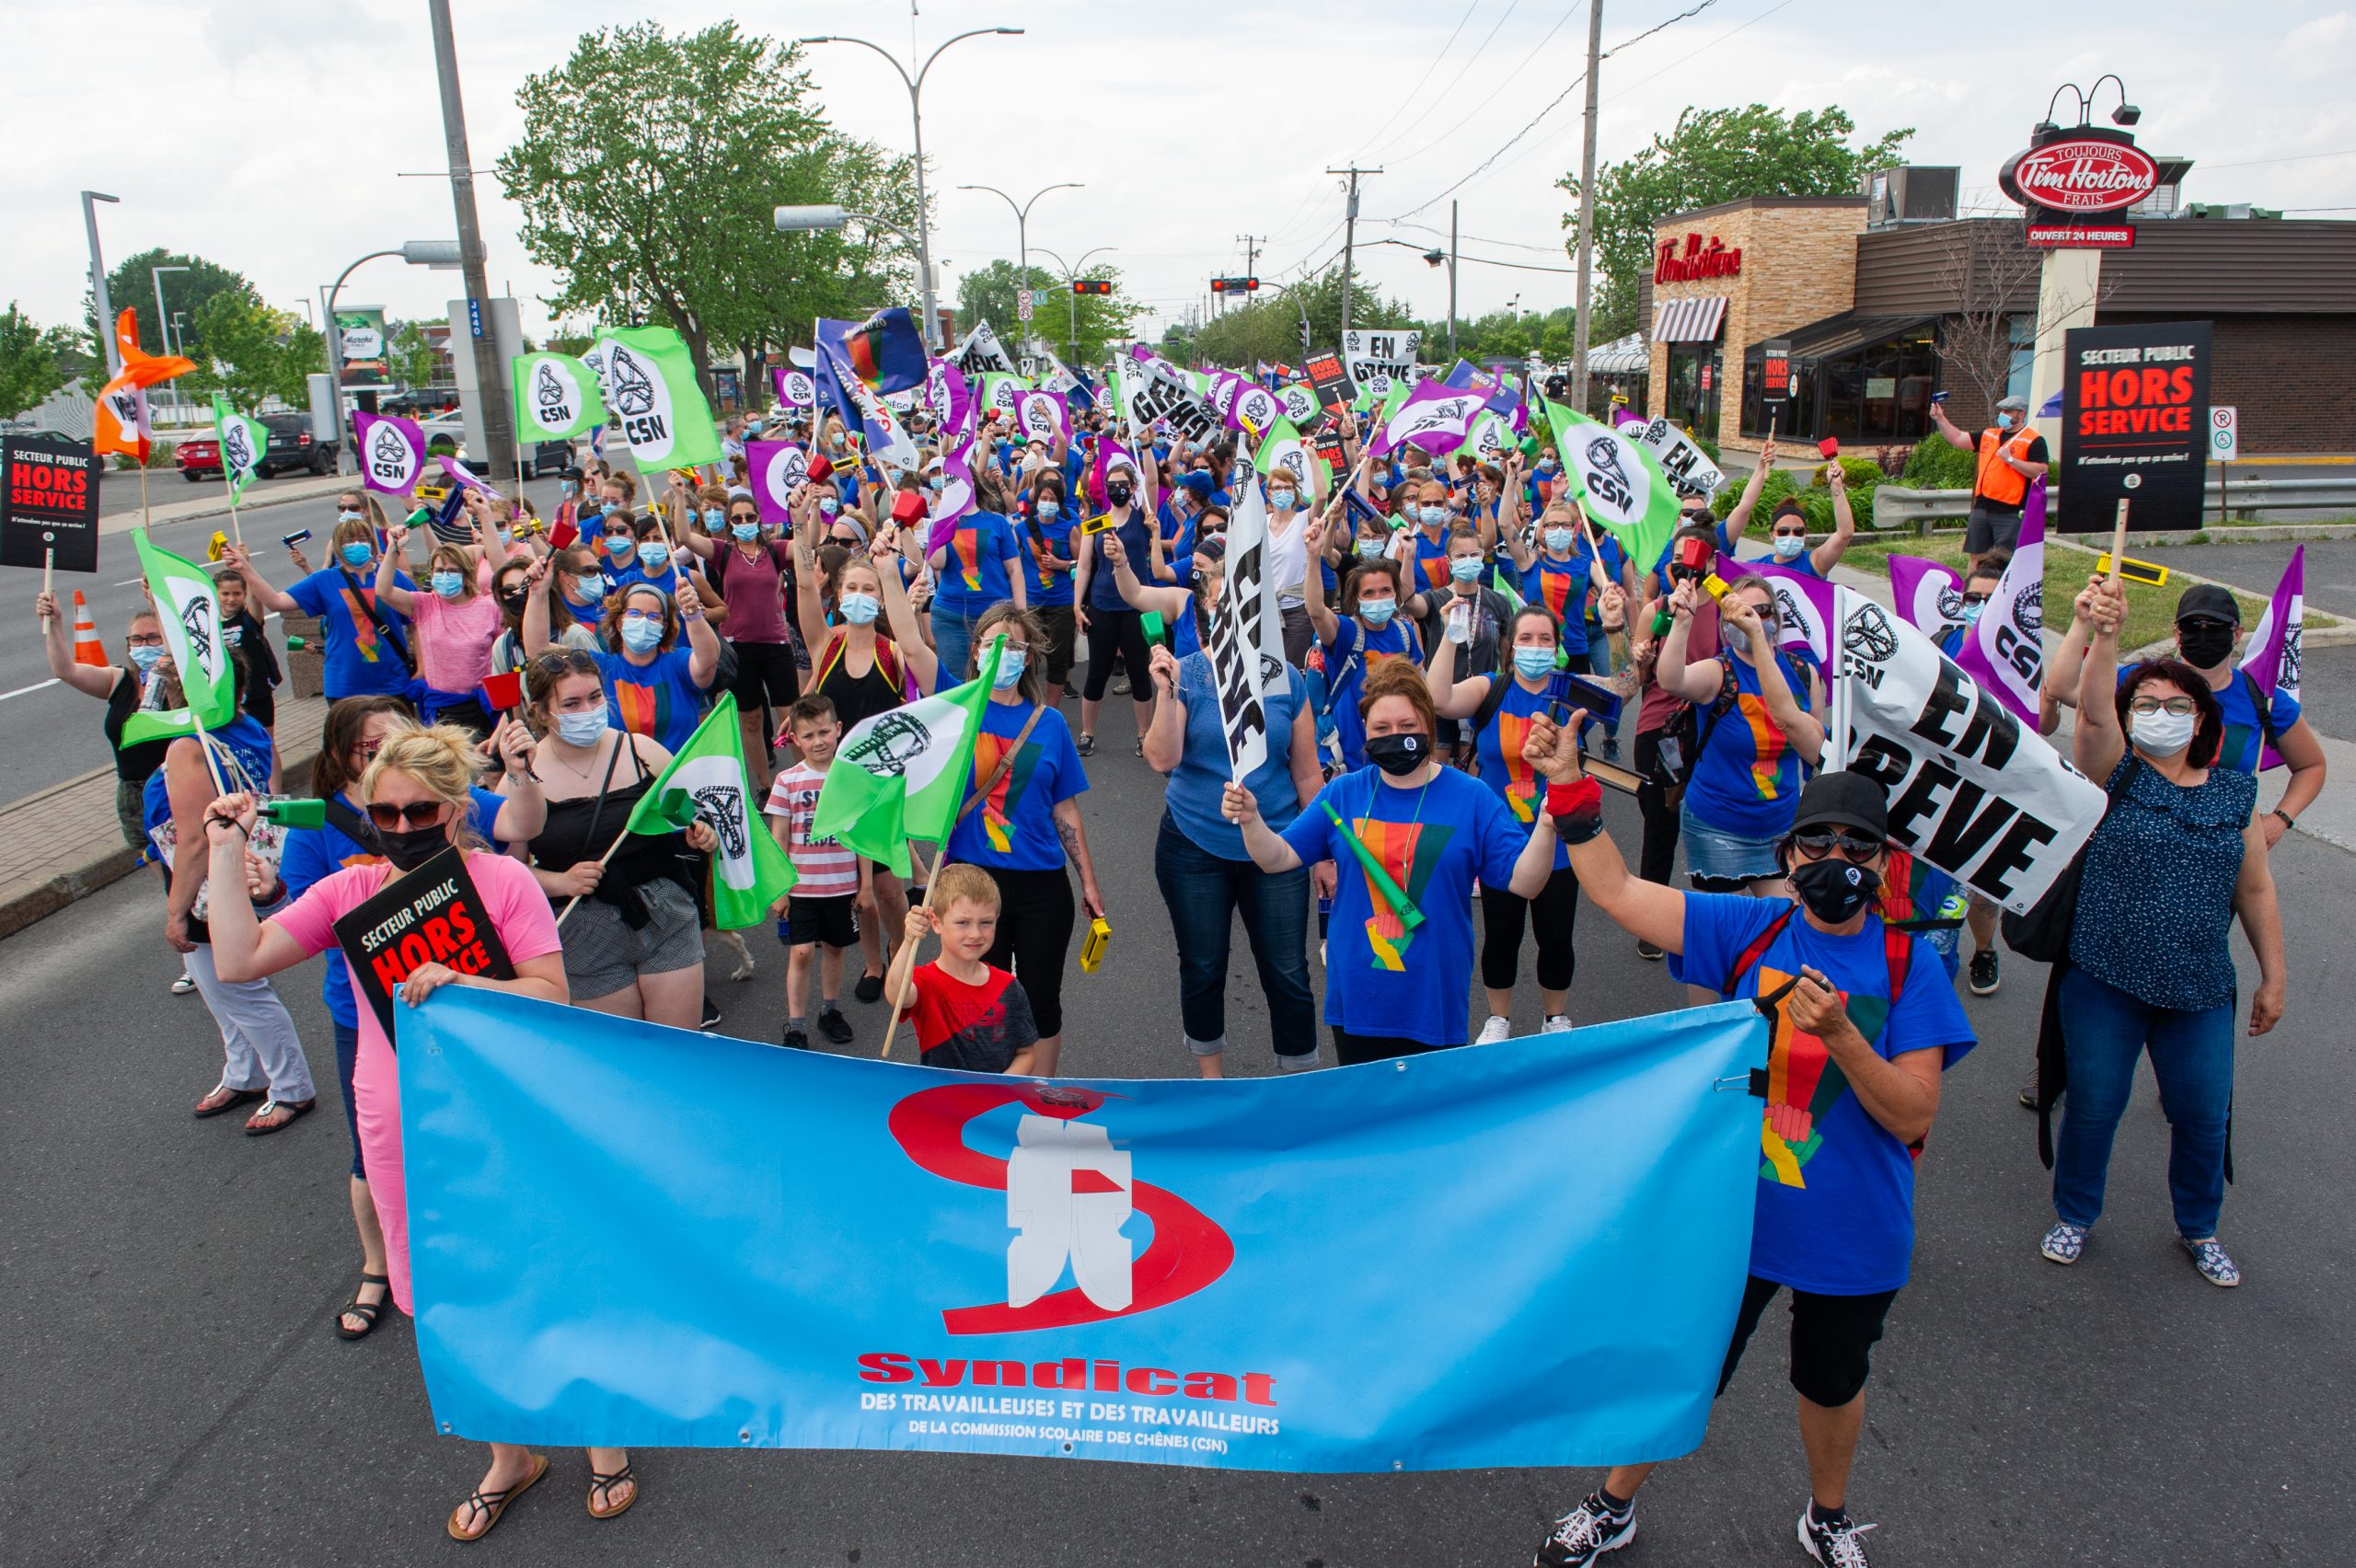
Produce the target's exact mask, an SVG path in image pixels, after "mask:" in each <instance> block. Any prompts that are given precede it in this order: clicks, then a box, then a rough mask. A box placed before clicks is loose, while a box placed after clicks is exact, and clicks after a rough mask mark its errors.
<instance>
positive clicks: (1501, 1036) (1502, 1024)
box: [1472, 1013, 1513, 1045]
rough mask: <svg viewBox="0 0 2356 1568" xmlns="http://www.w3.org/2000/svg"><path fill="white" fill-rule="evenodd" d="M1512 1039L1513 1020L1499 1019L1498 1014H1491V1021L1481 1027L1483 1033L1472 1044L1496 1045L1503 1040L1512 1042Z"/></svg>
mask: <svg viewBox="0 0 2356 1568" xmlns="http://www.w3.org/2000/svg"><path fill="white" fill-rule="evenodd" d="M1512 1038H1513V1020H1511V1019H1509V1018H1499V1017H1498V1016H1497V1015H1496V1014H1495V1013H1491V1014H1490V1015H1489V1021H1488V1022H1486V1023H1484V1024H1483V1025H1482V1026H1481V1032H1480V1034H1479V1036H1478V1037H1476V1038H1475V1039H1474V1040H1473V1042H1472V1043H1473V1044H1475V1045H1495V1044H1496V1043H1498V1042H1499V1041H1501V1040H1510V1039H1512Z"/></svg>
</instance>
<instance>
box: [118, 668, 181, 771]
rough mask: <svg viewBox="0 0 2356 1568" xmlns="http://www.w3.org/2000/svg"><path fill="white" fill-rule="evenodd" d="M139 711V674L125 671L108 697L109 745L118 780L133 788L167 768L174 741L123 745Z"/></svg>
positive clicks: (167, 737)
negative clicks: (126, 729) (127, 728)
mask: <svg viewBox="0 0 2356 1568" xmlns="http://www.w3.org/2000/svg"><path fill="white" fill-rule="evenodd" d="M138 711H139V672H138V671H137V670H134V669H130V668H125V669H124V670H122V671H121V673H120V674H118V675H117V676H116V677H115V683H114V689H113V690H112V691H110V692H109V693H107V720H106V732H107V744H109V745H110V746H112V747H113V748H114V776H115V777H116V778H124V779H128V780H130V781H131V782H132V783H133V784H144V783H146V782H147V776H148V775H149V774H151V773H153V772H155V771H156V769H157V768H159V767H163V766H164V753H165V751H166V750H167V749H168V748H169V747H170V745H171V744H172V737H171V736H169V735H166V736H164V737H163V738H162V739H161V740H154V741H141V742H139V743H138V744H135V745H130V746H126V745H124V744H122V727H123V725H124V724H125V723H126V722H127V721H129V720H130V718H131V716H132V715H133V714H134V713H136V712H138Z"/></svg>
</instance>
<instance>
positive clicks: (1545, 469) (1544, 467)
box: [1538, 457, 1554, 474]
mask: <svg viewBox="0 0 2356 1568" xmlns="http://www.w3.org/2000/svg"><path fill="white" fill-rule="evenodd" d="M1538 471H1539V472H1540V473H1542V474H1551V473H1553V471H1554V459H1553V458H1552V457H1541V458H1540V459H1538Z"/></svg>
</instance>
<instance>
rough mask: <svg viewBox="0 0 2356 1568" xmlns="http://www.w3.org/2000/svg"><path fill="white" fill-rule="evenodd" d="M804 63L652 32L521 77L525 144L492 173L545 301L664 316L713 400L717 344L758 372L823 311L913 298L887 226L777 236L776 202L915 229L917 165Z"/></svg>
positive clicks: (713, 34)
mask: <svg viewBox="0 0 2356 1568" xmlns="http://www.w3.org/2000/svg"><path fill="white" fill-rule="evenodd" d="M800 61H801V52H800V51H799V50H798V49H796V48H794V47H792V46H791V45H787V44H781V43H778V42H776V41H775V40H770V39H766V38H759V37H748V36H745V35H743V34H740V33H739V32H738V31H737V29H736V26H735V24H734V23H733V22H722V23H720V24H718V25H716V26H713V27H710V28H707V29H704V30H703V31H701V32H697V33H685V34H680V35H678V36H676V37H675V36H673V35H671V34H669V33H666V32H665V31H664V29H663V27H662V26H661V24H659V23H655V22H646V23H641V24H639V25H636V26H632V27H620V28H612V29H601V30H599V31H596V32H591V33H584V34H583V35H582V36H581V38H580V40H578V41H577V42H576V43H575V45H574V46H573V51H572V58H571V59H569V60H568V61H566V63H564V64H563V65H561V66H560V67H558V68H556V69H554V70H551V71H549V72H545V73H543V74H541V75H535V76H531V77H528V78H527V79H526V80H525V83H524V86H523V87H522V89H521V90H520V91H518V92H517V94H516V95H515V100H516V103H517V105H518V106H519V107H520V108H522V110H524V121H525V133H524V137H523V139H522V140H521V141H519V142H517V143H516V144H515V145H514V146H513V147H510V148H509V149H507V151H506V152H504V153H503V154H502V155H501V156H500V158H499V164H498V170H499V179H500V183H501V184H502V187H503V188H504V189H505V190H506V193H507V196H508V198H509V199H510V200H511V201H513V202H515V203H516V204H517V205H518V206H520V207H521V208H522V209H523V211H524V227H523V233H522V238H523V241H524V248H525V250H526V251H527V252H529V253H530V255H531V256H532V258H533V259H535V260H537V261H539V262H541V263H542V264H544V265H546V266H548V267H549V268H550V269H551V270H553V271H555V272H556V273H557V275H558V277H559V279H560V282H561V283H562V288H561V290H560V293H559V294H557V295H556V296H555V297H554V298H551V299H549V300H548V301H546V302H545V303H547V304H548V305H549V306H550V307H552V308H553V309H555V310H557V311H559V312H568V311H581V312H584V313H587V314H591V315H594V316H595V317H599V318H601V319H603V320H606V321H608V322H617V323H619V322H636V321H642V320H647V319H653V320H657V321H661V322H664V323H667V324H668V325H669V326H671V327H673V328H675V329H677V331H678V332H679V334H680V336H681V337H683V338H685V339H686V340H687V344H688V346H689V348H690V349H691V350H692V351H693V352H694V354H695V360H696V366H697V371H698V374H699V375H702V376H703V377H704V379H705V384H706V388H705V389H706V391H707V392H709V391H710V363H711V355H712V345H713V344H715V343H719V344H724V345H726V346H727V347H729V348H731V349H733V350H736V351H739V352H744V353H745V355H746V357H747V358H748V359H749V360H754V361H757V359H758V356H759V354H760V352H761V351H762V349H763V348H764V346H765V345H768V344H771V343H780V344H781V343H792V342H804V343H806V342H807V341H809V340H810V336H811V323H812V320H813V318H814V317H818V316H840V317H848V316H854V315H863V314H865V313H866V312H867V311H871V310H873V309H874V308H876V307H877V306H880V305H883V304H887V303H889V302H890V301H891V300H893V299H895V298H907V297H908V296H909V295H910V294H913V293H914V292H915V290H914V270H913V267H912V266H911V265H910V264H909V261H908V258H907V256H906V254H905V250H906V247H905V246H904V245H903V243H902V242H901V241H899V240H898V239H897V238H895V237H891V236H889V235H888V234H887V232H886V231H883V230H880V229H879V230H877V231H876V232H875V233H873V234H866V233H864V232H863V231H862V232H857V233H854V232H846V231H820V232H815V233H806V234H796V235H780V234H779V233H778V232H777V231H776V229H775V228H774V227H773V226H772V225H771V222H770V214H771V212H772V210H773V209H775V208H777V207H779V206H785V205H802V204H810V203H820V202H839V203H841V204H842V205H844V206H846V207H849V208H851V209H853V210H854V211H858V212H861V213H871V214H873V215H874V216H877V217H880V218H882V219H883V220H884V221H885V222H886V223H889V224H894V225H899V226H900V227H903V228H906V229H908V230H910V231H913V230H914V229H915V227H916V202H915V197H914V194H913V187H914V184H915V169H914V165H913V163H912V161H911V160H909V159H906V158H894V157H892V156H889V155H887V154H885V153H884V152H883V150H882V149H881V148H878V147H876V146H874V145H873V144H869V143H864V142H860V141H858V140H856V139H854V138H851V137H848V136H844V135H842V134H840V133H837V132H836V131H835V130H834V129H833V128H832V127H831V126H829V125H828V123H827V122H826V119H825V118H824V117H823V116H822V115H821V114H820V113H819V112H818V110H817V107H816V105H815V102H814V94H813V91H812V88H811V86H810V79H809V76H808V75H807V74H806V73H805V72H803V71H802V70H801V69H799V65H800Z"/></svg>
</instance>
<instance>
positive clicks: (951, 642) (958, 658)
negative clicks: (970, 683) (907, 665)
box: [932, 599, 982, 691]
mask: <svg viewBox="0 0 2356 1568" xmlns="http://www.w3.org/2000/svg"><path fill="white" fill-rule="evenodd" d="M981 618H982V617H979V616H969V615H964V614H961V613H959V612H958V611H956V610H951V609H943V608H942V607H941V602H940V601H939V600H938V599H936V600H934V601H933V605H932V651H933V652H934V653H935V654H936V655H938V656H939V658H940V660H941V690H943V691H946V690H948V689H949V688H950V687H951V686H963V685H964V684H965V682H966V680H967V679H969V678H970V674H971V673H970V672H969V671H968V670H967V669H966V668H965V660H966V658H967V656H968V654H969V653H970V651H972V649H973V646H974V626H975V623H976V622H977V621H979V620H980V619H981Z"/></svg>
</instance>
